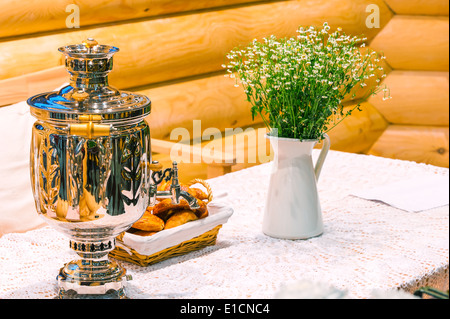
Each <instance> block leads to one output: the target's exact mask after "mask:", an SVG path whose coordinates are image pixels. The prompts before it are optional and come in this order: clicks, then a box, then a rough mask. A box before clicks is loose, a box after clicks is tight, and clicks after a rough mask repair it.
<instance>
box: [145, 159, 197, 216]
mask: <svg viewBox="0 0 450 319" xmlns="http://www.w3.org/2000/svg"><path fill="white" fill-rule="evenodd" d="M152 165H155V166H156V165H158V162H152ZM170 178H172V182H171V185H170V191H158V185H159V184H160V183H161V182H162V181H163V180H166V181H168V180H169V179H170ZM152 179H153V182H154V184H151V185H150V201H149V206H153V205H155V204H156V198H157V197H158V198H171V199H172V204H174V205H178V204H179V203H180V198H183V199H185V200H186V201H187V203H188V204H189V207H190V208H191V209H198V208H200V205H199V204H198V201H197V199H196V198H195V197H194V196H192V195H191V194H189V193H188V192H186V191H183V190H182V189H181V186H180V183H179V181H178V164H177V162H173V164H172V168H171V169H170V168H167V169H165V170H164V171H163V170H160V171H154V172H153V173H152Z"/></svg>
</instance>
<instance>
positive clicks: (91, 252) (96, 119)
mask: <svg viewBox="0 0 450 319" xmlns="http://www.w3.org/2000/svg"><path fill="white" fill-rule="evenodd" d="M59 51H60V52H62V53H63V54H64V56H65V66H66V68H67V70H68V72H69V73H70V84H69V85H68V86H65V87H63V88H62V89H60V90H59V91H55V92H50V93H42V94H38V95H36V96H33V97H31V98H29V99H28V104H29V105H30V109H31V114H32V115H33V116H34V117H36V118H37V121H36V122H35V124H34V126H33V130H32V132H33V133H32V142H31V156H30V157H31V163H30V168H31V182H32V189H33V194H34V199H35V203H36V209H37V211H38V213H39V214H40V216H42V217H43V218H44V220H45V221H46V222H47V223H48V224H49V225H50V226H51V227H54V228H55V229H57V230H58V231H60V232H62V233H63V234H65V235H67V236H68V237H69V238H70V247H71V248H72V249H73V250H74V251H75V252H76V253H77V254H78V255H79V256H80V257H81V258H80V259H78V260H74V261H71V262H69V263H67V264H66V265H64V267H62V268H61V270H60V273H59V274H58V276H57V281H58V287H59V297H64V296H65V295H66V292H68V291H71V290H72V291H74V292H75V293H76V294H79V295H84V294H88V295H92V294H96V295H105V294H107V293H109V292H110V291H113V292H116V293H117V294H118V296H119V297H125V293H124V288H125V286H126V282H127V280H129V279H130V275H129V274H127V273H126V270H125V269H124V268H123V267H121V266H120V265H119V264H117V263H116V262H115V261H111V260H109V259H108V253H109V252H110V251H111V250H113V249H114V247H115V238H116V236H118V235H119V234H120V233H122V232H124V231H126V230H127V229H128V228H130V227H131V225H132V224H133V223H134V222H136V221H137V220H138V219H140V218H141V216H142V215H143V213H144V212H145V210H146V208H147V207H148V206H149V205H153V204H154V203H155V200H156V196H158V197H159V198H161V197H163V198H164V197H165V198H172V201H173V203H175V204H176V203H179V201H180V199H181V198H184V199H186V200H187V201H188V203H189V204H190V205H191V207H192V208H198V206H197V201H196V199H195V198H193V197H191V196H190V195H189V194H188V193H187V192H184V191H182V190H180V185H179V183H178V170H177V166H176V163H174V165H173V167H172V168H167V169H165V170H161V166H160V165H159V164H158V163H157V162H152V153H151V141H150V128H149V126H148V124H147V123H146V122H145V121H144V118H145V117H146V116H147V115H149V114H150V110H151V102H150V100H149V99H148V98H147V97H146V96H143V95H138V94H134V93H130V92H124V91H119V90H117V89H115V88H113V87H111V86H109V85H108V73H109V72H110V71H111V70H112V67H113V55H114V54H115V53H116V52H117V51H119V50H118V48H116V47H113V46H107V45H99V44H98V43H97V42H96V41H95V40H94V39H91V38H89V39H87V40H86V41H84V42H83V43H82V44H76V45H69V46H65V47H61V48H59ZM163 179H165V180H166V181H168V180H169V179H172V188H171V190H170V191H167V192H160V191H157V185H158V184H159V183H160V182H161V181H162V180H163Z"/></svg>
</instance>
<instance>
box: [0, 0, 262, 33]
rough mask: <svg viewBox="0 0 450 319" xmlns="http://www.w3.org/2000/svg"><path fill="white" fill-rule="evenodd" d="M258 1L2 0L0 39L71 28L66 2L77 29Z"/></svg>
mask: <svg viewBox="0 0 450 319" xmlns="http://www.w3.org/2000/svg"><path fill="white" fill-rule="evenodd" d="M261 1H262V0H195V1H185V0H153V1H148V0H77V1H71V0H58V1H55V0H40V1H32V0H21V1H17V0H3V1H2V12H1V13H0V38H1V37H11V36H18V35H29V34H34V33H39V32H44V31H54V30H59V31H63V32H69V31H72V30H70V29H69V28H67V26H66V19H67V18H68V16H69V15H70V14H71V13H73V9H72V8H71V7H68V9H67V12H66V8H67V6H68V5H70V4H75V5H77V6H78V10H79V13H80V28H84V27H90V26H92V25H98V24H104V23H114V22H118V21H123V20H133V19H142V18H149V17H157V16H161V15H167V14H173V13H179V12H187V11H193V10H199V9H211V8H215V7H224V6H230V5H236V4H245V3H255V2H261Z"/></svg>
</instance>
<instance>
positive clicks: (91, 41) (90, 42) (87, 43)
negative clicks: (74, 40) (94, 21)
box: [83, 38, 98, 49]
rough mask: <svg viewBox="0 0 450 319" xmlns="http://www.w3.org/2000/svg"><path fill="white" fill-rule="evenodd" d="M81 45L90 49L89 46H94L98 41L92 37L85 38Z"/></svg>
mask: <svg viewBox="0 0 450 319" xmlns="http://www.w3.org/2000/svg"><path fill="white" fill-rule="evenodd" d="M83 45H84V46H85V47H87V48H89V49H90V48H92V47H95V46H96V45H98V42H97V41H95V39H94V38H87V39H86V40H84V41H83Z"/></svg>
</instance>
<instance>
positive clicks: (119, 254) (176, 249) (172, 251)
mask: <svg viewBox="0 0 450 319" xmlns="http://www.w3.org/2000/svg"><path fill="white" fill-rule="evenodd" d="M221 227H222V225H219V226H216V227H214V228H213V229H211V230H210V231H207V232H206V233H204V234H202V235H200V236H197V237H195V238H192V239H190V240H187V241H184V242H182V243H180V244H178V245H176V246H173V247H170V248H167V249H164V250H162V251H160V252H158V253H155V254H153V255H150V256H145V255H141V254H139V253H138V252H136V251H135V250H134V249H132V248H130V249H129V251H130V253H131V254H130V253H129V252H128V251H126V250H125V249H123V248H121V247H120V246H116V248H115V249H114V250H113V251H112V252H110V256H111V257H114V258H116V259H120V260H125V261H128V262H132V263H134V264H137V265H140V266H144V267H145V266H149V265H153V264H156V263H159V262H161V261H164V260H167V259H169V258H172V257H177V256H181V255H185V254H187V253H189V252H192V251H196V250H200V249H202V248H205V247H207V246H213V245H215V244H216V239H217V235H218V233H219V230H220V228H221Z"/></svg>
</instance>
